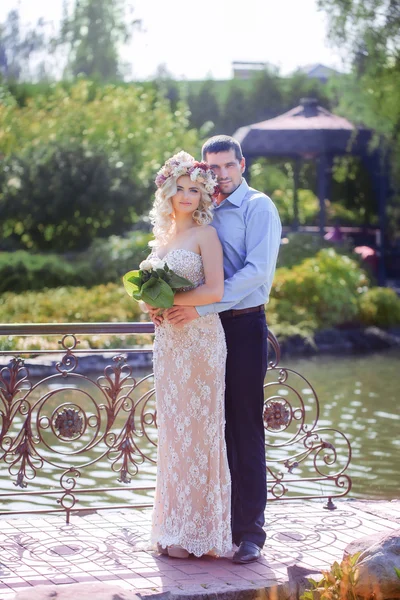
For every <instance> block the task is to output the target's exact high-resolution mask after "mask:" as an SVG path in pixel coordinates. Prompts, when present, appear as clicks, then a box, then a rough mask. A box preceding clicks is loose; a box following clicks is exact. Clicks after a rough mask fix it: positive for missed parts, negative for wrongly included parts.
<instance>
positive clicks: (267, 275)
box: [196, 210, 282, 316]
mask: <svg viewBox="0 0 400 600" xmlns="http://www.w3.org/2000/svg"><path fill="white" fill-rule="evenodd" d="M281 233H282V226H281V222H280V219H279V216H278V214H274V212H272V211H271V210H263V211H254V212H253V213H252V214H251V215H250V217H249V220H248V222H247V225H246V240H245V241H246V258H245V263H244V266H243V268H242V269H239V271H237V272H236V273H235V274H234V275H233V276H232V277H229V279H226V280H225V283H224V295H223V298H222V300H221V302H217V303H215V304H207V305H205V306H196V310H197V312H198V313H199V315H200V316H204V315H207V314H210V313H219V312H222V311H224V310H229V309H231V308H232V307H233V306H235V305H236V304H238V303H239V302H240V301H241V300H243V299H244V298H246V296H249V295H250V294H251V293H252V292H254V291H255V290H257V289H258V288H259V287H260V286H261V285H266V286H267V288H268V293H269V291H270V289H271V286H272V281H273V278H274V273H275V267H276V260H277V258H278V252H279V246H280V241H281Z"/></svg>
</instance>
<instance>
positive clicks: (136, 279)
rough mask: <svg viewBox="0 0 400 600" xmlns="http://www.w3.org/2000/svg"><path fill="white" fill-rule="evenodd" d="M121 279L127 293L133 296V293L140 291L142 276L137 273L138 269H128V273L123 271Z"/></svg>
mask: <svg viewBox="0 0 400 600" xmlns="http://www.w3.org/2000/svg"><path fill="white" fill-rule="evenodd" d="M122 281H123V284H124V288H125V290H126V292H127V293H128V295H129V296H133V297H134V298H135V294H138V293H139V292H140V287H141V285H142V278H141V277H140V275H139V271H128V273H125V275H124V276H123V278H122ZM135 299H137V298H135Z"/></svg>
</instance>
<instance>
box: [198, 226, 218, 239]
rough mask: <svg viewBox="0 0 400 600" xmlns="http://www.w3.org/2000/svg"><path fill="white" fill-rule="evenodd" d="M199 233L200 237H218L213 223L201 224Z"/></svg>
mask: <svg viewBox="0 0 400 600" xmlns="http://www.w3.org/2000/svg"><path fill="white" fill-rule="evenodd" d="M197 234H198V235H199V236H200V237H199V239H208V240H210V239H218V234H217V231H216V229H215V227H213V226H212V225H199V227H198V229H197Z"/></svg>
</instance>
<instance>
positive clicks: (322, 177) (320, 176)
mask: <svg viewBox="0 0 400 600" xmlns="http://www.w3.org/2000/svg"><path fill="white" fill-rule="evenodd" d="M331 175H332V158H331V157H330V156H328V155H327V154H321V155H320V157H319V159H318V165H317V195H318V200H319V232H320V234H321V235H322V236H323V235H324V234H325V226H326V206H325V200H327V199H328V198H329V191H330V183H331Z"/></svg>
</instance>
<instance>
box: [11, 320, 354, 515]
mask: <svg viewBox="0 0 400 600" xmlns="http://www.w3.org/2000/svg"><path fill="white" fill-rule="evenodd" d="M153 332H154V327H153V325H152V324H151V323H67V324H65V323H60V324H22V325H0V340H1V339H7V337H9V336H16V337H18V336H52V335H61V336H62V338H61V340H60V341H59V342H58V344H59V349H57V350H56V349H54V350H51V351H49V350H37V351H32V350H31V349H29V350H21V351H19V350H2V351H1V350H0V361H1V365H0V479H1V482H2V484H1V491H0V514H4V513H7V514H21V513H29V514H31V513H33V512H34V513H42V512H63V511H65V513H66V518H67V522H69V518H70V514H71V512H73V511H83V510H86V511H87V510H93V509H95V510H98V509H101V508H127V507H132V506H135V507H137V508H144V507H148V506H151V505H152V491H153V490H154V483H155V464H156V448H157V421H156V409H155V397H154V389H153V382H152V374H151V373H150V371H151V349H143V348H132V349H126V348H117V349H113V350H105V349H100V350H90V354H91V356H93V355H95V356H98V357H99V360H100V359H101V360H102V361H103V364H102V366H101V367H99V366H98V365H97V367H96V368H97V369H99V368H101V371H102V372H101V374H100V373H99V372H97V373H94V372H93V371H92V372H91V373H86V372H85V371H84V370H83V369H82V366H81V362H82V358H83V356H84V355H87V353H88V350H82V349H79V348H78V346H79V343H80V340H79V336H82V335H87V334H96V335H99V334H100V335H132V334H145V333H147V334H149V333H153ZM269 343H270V349H271V354H272V359H271V360H270V362H269V368H268V374H267V379H266V383H265V408H264V422H265V431H266V453H267V470H268V498H269V500H286V499H290V500H293V499H295V498H297V499H300V498H301V499H305V498H326V499H327V500H328V502H327V504H326V507H327V508H334V504H333V502H332V498H337V497H340V496H344V495H346V494H347V493H348V492H349V491H350V488H351V479H350V478H349V476H348V475H347V474H346V473H345V471H346V470H347V468H348V466H349V463H350V459H351V447H350V443H349V440H348V439H347V437H346V436H345V435H344V434H343V433H342V432H340V431H339V430H337V429H334V428H330V427H319V426H318V419H319V410H320V409H319V400H318V397H317V394H316V393H315V390H314V389H313V387H312V386H311V385H310V383H309V382H308V381H307V380H306V379H305V378H304V377H302V375H300V374H299V373H296V372H295V371H293V370H291V369H287V368H285V367H282V366H280V364H279V362H280V349H279V344H278V342H277V340H276V338H275V337H274V335H273V334H272V333H270V334H269ZM3 347H4V345H3ZM105 353H106V354H105ZM42 354H45V355H46V358H48V356H50V357H51V356H53V357H54V355H57V354H58V355H59V356H58V360H55V361H53V363H52V364H51V365H50V366H48V369H49V372H48V373H47V374H45V375H43V373H42V374H41V375H40V376H36V377H34V376H33V375H32V373H31V372H30V371H32V369H30V367H29V365H28V363H27V361H28V360H30V357H32V355H35V356H36V361H39V362H40V361H41V358H40V357H41V355H42ZM138 354H139V355H141V356H144V355H146V356H147V357H148V360H147V364H148V368H147V373H146V374H142V376H141V375H140V372H142V373H143V370H142V371H141V370H140V369H137V368H136V369H135V361H134V358H135V357H136V358H137V355H138ZM105 356H106V357H107V358H106V359H105V358H104V357H105ZM38 357H39V358H38ZM104 361H105V362H104ZM91 369H92V370H93V367H91ZM46 474H47V475H46ZM44 475H46V476H47V479H44V478H43V476H44ZM104 479H108V481H109V482H110V484H111V485H108V486H104V485H99V481H100V482H102V481H103V480H104ZM88 480H90V481H89V483H91V484H92V485H89V484H88ZM93 483H94V485H93ZM133 484H134V485H133ZM10 486H11V488H12V489H10ZM14 488H17V489H14ZM121 492H122V494H123V499H124V500H125V502H123V503H122V504H121V502H120V501H117V500H116V497H117V496H118V495H119V494H121ZM110 494H111V500H110V499H109V496H110ZM100 496H101V497H104V498H105V497H107V498H108V502H107V503H106V504H105V503H104V501H103V503H102V504H101V505H98V504H97V499H98V498H99V497H100ZM43 498H47V502H48V501H49V499H51V498H53V499H54V498H55V499H56V501H57V503H58V504H59V506H58V507H51V506H48V505H45V506H44V505H43V501H44V500H43ZM33 501H35V502H34V505H33V506H32V505H30V502H33ZM21 502H22V504H21Z"/></svg>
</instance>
